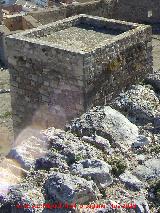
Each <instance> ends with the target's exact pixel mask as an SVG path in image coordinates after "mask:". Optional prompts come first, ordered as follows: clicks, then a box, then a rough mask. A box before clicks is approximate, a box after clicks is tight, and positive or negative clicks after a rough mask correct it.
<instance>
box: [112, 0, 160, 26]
mask: <svg viewBox="0 0 160 213" xmlns="http://www.w3.org/2000/svg"><path fill="white" fill-rule="evenodd" d="M159 10H160V1H159V0H141V1H139V0H132V1H128V0H120V1H117V3H116V6H115V8H114V10H113V17H114V18H116V19H120V20H126V21H132V22H148V23H149V22H150V23H155V22H160V13H159Z"/></svg>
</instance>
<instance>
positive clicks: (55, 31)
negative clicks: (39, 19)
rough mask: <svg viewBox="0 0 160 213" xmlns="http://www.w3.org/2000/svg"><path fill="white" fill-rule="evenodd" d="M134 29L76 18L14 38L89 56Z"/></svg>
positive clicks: (130, 25) (119, 23)
mask: <svg viewBox="0 0 160 213" xmlns="http://www.w3.org/2000/svg"><path fill="white" fill-rule="evenodd" d="M138 26H139V25H137V24H133V23H127V22H123V21H117V20H112V19H105V18H100V17H96V16H95V17H94V16H87V15H79V16H74V17H70V18H68V19H64V20H62V21H57V22H55V23H51V24H47V25H45V26H41V27H39V28H37V29H34V30H31V31H26V32H24V33H21V34H18V35H17V36H16V37H17V38H18V37H19V39H22V40H26V41H30V42H34V43H36V44H40V45H44V44H45V45H47V46H50V47H55V48H59V49H65V50H68V51H71V52H90V51H92V50H95V49H97V48H98V47H100V46H105V45H107V44H109V43H112V42H114V40H116V39H118V38H119V39H120V37H119V36H120V35H123V36H122V37H121V38H123V37H125V36H127V35H126V34H125V33H127V32H129V31H130V32H132V30H133V29H135V28H137V27H138ZM132 33H134V32H132Z"/></svg>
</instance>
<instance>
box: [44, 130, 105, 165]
mask: <svg viewBox="0 0 160 213" xmlns="http://www.w3.org/2000/svg"><path fill="white" fill-rule="evenodd" d="M44 135H45V137H46V138H47V140H48V142H49V143H50V146H51V150H52V152H53V153H54V152H57V153H59V154H60V155H61V156H63V158H64V159H65V160H66V162H67V163H68V165H71V164H72V163H75V162H76V161H79V160H82V159H88V158H89V159H92V158H96V159H103V157H102V156H103V154H102V151H101V150H97V149H96V148H95V147H93V146H91V145H89V144H87V143H85V142H83V141H81V140H80V139H79V138H78V137H76V136H74V135H73V134H72V133H70V132H65V131H63V130H59V129H55V128H49V129H48V130H46V131H44Z"/></svg>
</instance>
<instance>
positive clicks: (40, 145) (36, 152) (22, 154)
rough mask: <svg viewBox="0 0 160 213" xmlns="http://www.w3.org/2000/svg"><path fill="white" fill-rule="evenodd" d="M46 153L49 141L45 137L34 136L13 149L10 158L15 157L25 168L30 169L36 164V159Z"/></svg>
mask: <svg viewBox="0 0 160 213" xmlns="http://www.w3.org/2000/svg"><path fill="white" fill-rule="evenodd" d="M46 153H47V142H46V140H45V138H44V137H43V138H37V137H34V136H32V137H30V138H28V139H27V140H23V141H22V142H21V143H20V144H19V145H17V146H16V147H15V148H13V149H11V151H10V152H9V154H8V158H11V159H15V160H16V161H17V162H18V163H19V164H20V165H21V166H22V167H23V168H24V169H27V170H28V169H30V168H31V167H33V166H34V162H35V159H37V158H38V157H40V156H45V155H46Z"/></svg>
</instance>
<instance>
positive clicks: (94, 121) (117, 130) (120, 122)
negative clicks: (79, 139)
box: [71, 106, 138, 149]
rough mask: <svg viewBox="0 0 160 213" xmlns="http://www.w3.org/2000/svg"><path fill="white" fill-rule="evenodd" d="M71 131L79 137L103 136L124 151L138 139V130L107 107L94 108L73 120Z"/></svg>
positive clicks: (123, 117) (119, 114)
mask: <svg viewBox="0 0 160 213" xmlns="http://www.w3.org/2000/svg"><path fill="white" fill-rule="evenodd" d="M71 131H72V132H74V133H77V134H79V135H81V134H82V135H86V136H92V135H94V134H97V135H100V136H103V137H104V138H106V139H108V140H109V141H110V143H114V142H115V143H116V144H118V145H119V146H120V147H122V148H124V149H126V147H127V146H128V147H131V145H132V144H133V143H135V142H136V141H137V138H138V128H137V127H136V126H135V125H134V124H132V123H131V122H130V121H129V120H128V119H126V117H125V116H123V115H122V114H121V113H119V112H118V111H116V110H114V109H112V108H111V107H109V106H104V107H95V108H93V109H92V110H90V111H88V112H87V113H85V114H83V115H82V116H81V117H80V119H75V120H74V121H73V122H72V124H71Z"/></svg>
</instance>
